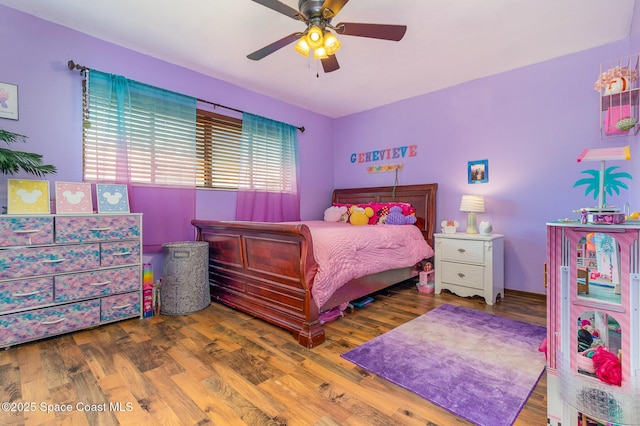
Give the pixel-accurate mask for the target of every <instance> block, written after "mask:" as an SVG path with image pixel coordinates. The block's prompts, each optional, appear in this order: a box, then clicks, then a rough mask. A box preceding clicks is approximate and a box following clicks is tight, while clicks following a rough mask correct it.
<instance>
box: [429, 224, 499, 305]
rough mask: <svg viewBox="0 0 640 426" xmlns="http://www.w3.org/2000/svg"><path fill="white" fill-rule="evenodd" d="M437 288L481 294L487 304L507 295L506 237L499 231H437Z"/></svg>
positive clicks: (435, 236)
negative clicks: (474, 232)
mask: <svg viewBox="0 0 640 426" xmlns="http://www.w3.org/2000/svg"><path fill="white" fill-rule="evenodd" d="M434 238H435V262H436V265H435V270H436V284H435V292H436V294H440V292H441V291H442V290H443V289H446V290H449V291H451V292H452V293H455V294H457V295H458V296H463V297H468V296H482V297H484V300H485V301H486V302H487V304H488V305H493V303H494V301H496V299H497V297H498V296H500V297H504V238H503V235H500V234H492V235H488V236H484V235H479V234H464V233H455V234H434Z"/></svg>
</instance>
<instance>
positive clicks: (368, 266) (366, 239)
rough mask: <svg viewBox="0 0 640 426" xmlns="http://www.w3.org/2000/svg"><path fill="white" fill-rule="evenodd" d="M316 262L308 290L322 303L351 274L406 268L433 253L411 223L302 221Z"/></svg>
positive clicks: (351, 277)
mask: <svg viewBox="0 0 640 426" xmlns="http://www.w3.org/2000/svg"><path fill="white" fill-rule="evenodd" d="M303 223H304V224H305V225H307V226H308V227H309V230H310V231H311V237H312V238H313V253H314V256H315V259H316V262H317V263H318V272H317V274H316V277H315V280H314V284H313V288H312V289H311V293H312V294H313V298H314V300H315V302H316V304H317V305H318V307H321V306H322V305H323V304H324V303H325V302H326V301H327V300H328V299H329V297H330V296H331V295H332V294H333V293H334V292H335V291H336V290H337V289H338V288H340V287H341V286H342V285H344V284H345V283H347V282H348V281H350V280H352V279H354V278H360V277H363V276H365V275H369V274H374V273H376V272H381V271H386V270H387V269H395V268H405V267H408V266H412V265H415V264H416V263H417V262H419V261H421V260H422V259H425V258H428V257H431V256H433V249H432V248H431V247H429V245H428V244H427V242H426V241H425V240H424V237H423V236H422V233H421V232H420V230H419V229H418V228H417V227H416V226H414V225H375V226H353V225H351V224H348V223H336V222H324V221H305V222H303Z"/></svg>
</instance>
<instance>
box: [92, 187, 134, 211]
mask: <svg viewBox="0 0 640 426" xmlns="http://www.w3.org/2000/svg"><path fill="white" fill-rule="evenodd" d="M96 198H97V199H98V213H129V194H128V192H127V185H117V184H104V183H98V184H96Z"/></svg>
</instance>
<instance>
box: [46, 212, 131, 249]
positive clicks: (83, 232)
mask: <svg viewBox="0 0 640 426" xmlns="http://www.w3.org/2000/svg"><path fill="white" fill-rule="evenodd" d="M140 220H141V219H140V216H139V215H132V216H105V215H91V216H78V217H74V216H69V217H67V216H58V217H56V235H55V241H56V243H78V242H87V241H91V242H92V241H113V240H130V239H139V238H140V236H141V232H142V229H141V228H142V227H141V224H140Z"/></svg>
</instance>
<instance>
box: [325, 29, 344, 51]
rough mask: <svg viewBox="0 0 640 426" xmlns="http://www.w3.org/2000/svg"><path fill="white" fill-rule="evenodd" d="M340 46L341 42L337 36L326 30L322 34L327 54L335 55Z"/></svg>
mask: <svg viewBox="0 0 640 426" xmlns="http://www.w3.org/2000/svg"><path fill="white" fill-rule="evenodd" d="M340 46H342V43H340V40H338V37H336V36H335V35H333V33H332V32H330V31H327V32H326V33H325V35H324V48H325V50H326V51H327V55H335V54H336V52H337V51H338V50H339V49H340Z"/></svg>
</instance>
